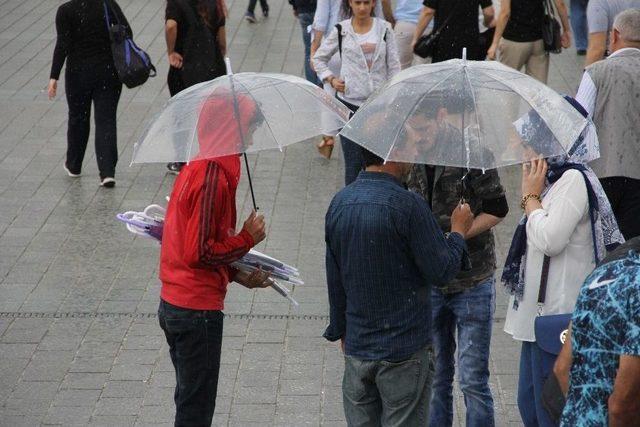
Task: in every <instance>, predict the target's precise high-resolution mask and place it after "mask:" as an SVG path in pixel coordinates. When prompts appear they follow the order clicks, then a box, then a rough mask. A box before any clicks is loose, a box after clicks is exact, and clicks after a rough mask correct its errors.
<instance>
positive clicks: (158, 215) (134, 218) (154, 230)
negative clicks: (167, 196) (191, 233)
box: [116, 205, 304, 307]
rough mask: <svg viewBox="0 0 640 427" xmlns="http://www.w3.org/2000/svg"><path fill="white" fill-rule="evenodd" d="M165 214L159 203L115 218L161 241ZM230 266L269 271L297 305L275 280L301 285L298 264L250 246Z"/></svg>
mask: <svg viewBox="0 0 640 427" xmlns="http://www.w3.org/2000/svg"><path fill="white" fill-rule="evenodd" d="M165 214H166V209H165V208H163V207H162V206H159V205H149V206H147V207H146V208H145V209H144V210H143V211H142V212H136V211H128V212H124V213H120V214H117V215H116V218H117V219H118V220H119V221H121V222H123V223H124V224H125V226H126V227H127V230H129V231H130V232H131V233H133V234H135V235H138V236H142V237H146V238H150V239H154V240H156V241H157V242H159V243H160V242H162V228H163V226H164V216H165ZM231 266H232V267H233V268H236V269H238V270H240V271H245V272H249V273H251V272H253V271H255V270H258V269H260V270H262V271H265V272H267V273H269V278H270V281H271V287H272V288H273V289H274V290H275V291H276V292H278V293H279V294H280V295H282V296H283V297H285V298H286V299H288V300H289V301H291V303H292V304H293V305H294V306H295V307H298V302H297V301H296V300H295V299H294V298H293V297H292V296H291V291H290V290H289V289H288V288H287V287H286V286H284V285H283V284H281V283H280V282H278V280H281V281H284V282H289V283H291V284H293V285H303V284H304V282H303V281H302V280H301V279H300V272H299V271H298V269H297V268H295V267H292V266H290V265H288V264H285V263H284V262H282V261H279V260H277V259H275V258H272V257H270V256H267V255H265V254H263V253H262V252H258V251H256V250H254V249H251V250H250V251H249V252H248V253H247V254H246V255H245V256H243V257H242V258H241V259H239V260H238V261H236V262H234V263H232V264H231ZM276 279H277V280H276Z"/></svg>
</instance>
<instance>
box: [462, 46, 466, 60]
mask: <svg viewBox="0 0 640 427" xmlns="http://www.w3.org/2000/svg"><path fill="white" fill-rule="evenodd" d="M462 61H463V62H467V48H466V47H463V48H462Z"/></svg>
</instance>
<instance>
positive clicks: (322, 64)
mask: <svg viewBox="0 0 640 427" xmlns="http://www.w3.org/2000/svg"><path fill="white" fill-rule="evenodd" d="M337 51H338V29H337V28H335V27H334V28H333V29H332V30H331V32H330V33H329V35H328V36H327V37H325V38H324V40H323V41H322V44H321V45H320V48H319V49H318V50H317V51H316V53H315V55H313V65H314V67H315V70H316V73H317V74H318V78H319V79H320V80H321V81H330V80H331V79H333V78H335V77H337V76H334V75H333V73H332V72H331V70H330V69H329V60H330V59H331V57H333V55H335V53H336V52H337Z"/></svg>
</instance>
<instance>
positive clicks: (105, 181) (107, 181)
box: [100, 176, 116, 188]
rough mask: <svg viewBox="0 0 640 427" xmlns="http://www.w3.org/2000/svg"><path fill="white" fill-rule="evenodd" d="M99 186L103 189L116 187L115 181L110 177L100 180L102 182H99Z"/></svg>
mask: <svg viewBox="0 0 640 427" xmlns="http://www.w3.org/2000/svg"><path fill="white" fill-rule="evenodd" d="M100 186H101V187H104V188H113V187H115V186H116V180H115V179H113V178H112V177H110V176H108V177H106V178H102V181H100Z"/></svg>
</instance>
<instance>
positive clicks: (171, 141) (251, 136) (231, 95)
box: [131, 73, 349, 163]
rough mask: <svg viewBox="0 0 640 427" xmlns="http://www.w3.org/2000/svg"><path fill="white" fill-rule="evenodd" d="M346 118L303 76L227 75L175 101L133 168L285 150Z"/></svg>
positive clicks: (144, 141)
mask: <svg viewBox="0 0 640 427" xmlns="http://www.w3.org/2000/svg"><path fill="white" fill-rule="evenodd" d="M320 118H322V120H320ZM348 119H349V110H348V109H347V108H346V107H345V106H344V105H342V104H341V103H340V102H338V101H337V100H335V99H334V98H332V97H331V96H329V95H327V93H326V92H324V91H323V90H322V89H320V88H319V87H317V86H316V85H314V84H312V83H309V82H308V81H306V80H303V79H301V78H299V77H295V76H290V75H286V74H267V73H238V74H229V75H226V76H221V77H218V78H216V79H214V80H211V81H208V82H204V83H200V84H197V85H194V86H192V87H190V88H188V89H185V90H184V91H182V92H180V93H179V94H177V95H175V96H174V97H172V98H171V99H170V100H169V101H168V102H167V103H166V105H165V106H164V108H163V109H162V111H161V112H160V113H159V114H158V115H157V116H156V117H155V118H154V119H153V120H152V121H151V123H150V124H149V126H148V127H147V129H146V130H145V132H144V133H143V135H142V137H141V139H140V140H139V142H137V143H136V144H135V146H134V152H133V159H132V161H131V163H156V162H158V163H165V162H188V161H190V160H194V159H205V158H213V157H221V156H226V155H230V154H239V153H247V152H249V153H250V152H257V151H262V150H268V149H280V150H282V148H284V147H286V146H287V145H291V144H294V143H296V142H300V141H304V140H307V139H309V138H313V137H315V136H318V135H321V134H331V133H335V132H336V131H338V130H339V129H340V128H341V127H342V126H344V124H345V123H346V122H347V120H348Z"/></svg>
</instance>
